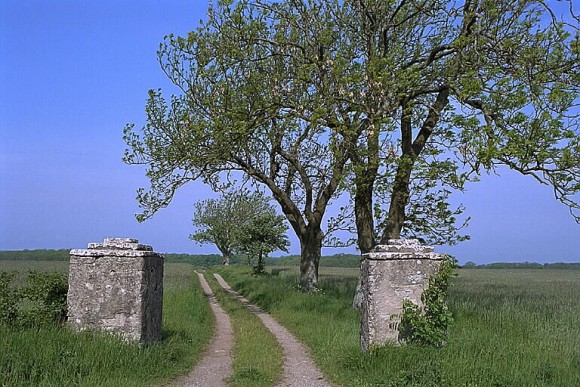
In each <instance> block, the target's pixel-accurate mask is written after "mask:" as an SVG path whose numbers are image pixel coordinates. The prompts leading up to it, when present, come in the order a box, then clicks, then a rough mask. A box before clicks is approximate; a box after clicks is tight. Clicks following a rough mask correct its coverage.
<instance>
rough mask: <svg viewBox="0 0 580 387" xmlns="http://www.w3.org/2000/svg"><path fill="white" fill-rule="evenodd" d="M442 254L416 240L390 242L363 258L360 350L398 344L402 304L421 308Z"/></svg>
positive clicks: (442, 256) (442, 257) (377, 247)
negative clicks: (424, 293)
mask: <svg viewBox="0 0 580 387" xmlns="http://www.w3.org/2000/svg"><path fill="white" fill-rule="evenodd" d="M443 259H444V255H442V254H435V253H434V252H433V248H432V247H430V246H422V245H420V244H419V242H418V241H417V240H416V239H408V240H404V239H394V240H389V244H388V245H379V246H376V247H375V249H374V250H373V251H372V252H370V253H368V254H364V255H363V262H362V266H361V285H362V297H363V300H362V307H361V348H362V350H363V351H367V350H368V349H370V348H371V347H373V346H380V345H385V344H395V345H397V344H398V343H399V330H398V328H399V322H400V314H401V312H402V310H403V301H404V300H410V301H412V302H414V303H415V304H418V305H420V306H421V305H422V304H423V303H422V302H421V294H422V293H423V291H424V290H425V289H426V288H427V287H428V286H429V277H430V276H431V275H432V274H434V273H436V272H437V271H438V270H439V266H440V265H441V262H442V260H443Z"/></svg>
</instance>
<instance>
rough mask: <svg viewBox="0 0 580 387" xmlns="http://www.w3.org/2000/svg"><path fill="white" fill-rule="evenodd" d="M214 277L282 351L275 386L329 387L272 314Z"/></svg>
mask: <svg viewBox="0 0 580 387" xmlns="http://www.w3.org/2000/svg"><path fill="white" fill-rule="evenodd" d="M214 277H215V278H216V279H217V281H218V283H219V284H220V286H221V287H223V288H224V289H225V290H227V291H228V292H230V293H231V294H233V295H234V296H235V297H236V298H237V299H238V300H240V301H241V302H242V303H243V304H244V305H245V306H246V308H248V310H250V311H251V312H253V313H254V314H256V316H258V318H259V319H260V320H261V321H262V323H263V324H264V325H265V326H266V328H268V329H269V330H270V331H271V332H272V334H273V335H274V336H275V337H276V340H277V341H278V343H279V344H280V346H281V347H282V350H283V353H284V375H283V378H282V381H281V382H280V383H278V385H277V386H280V387H330V386H332V385H331V384H330V383H329V382H328V381H326V380H325V379H324V376H323V375H322V372H321V371H320V369H318V367H317V366H316V365H315V364H314V361H313V360H312V358H311V357H310V355H309V354H308V350H307V348H306V347H305V346H304V345H302V343H300V341H298V340H297V339H296V338H295V337H294V336H293V335H292V334H291V333H290V332H289V331H288V330H287V329H286V328H284V327H283V326H282V325H280V324H279V323H278V322H277V321H276V320H274V318H273V317H272V316H270V315H269V314H268V313H266V312H265V311H264V310H262V309H260V308H259V307H257V306H256V305H254V304H252V303H250V302H249V301H248V300H247V299H245V298H244V297H243V296H242V295H240V294H239V293H238V292H236V291H235V290H233V289H232V288H231V286H230V285H228V283H227V282H226V281H224V279H223V278H222V277H221V276H220V275H219V274H217V273H214Z"/></svg>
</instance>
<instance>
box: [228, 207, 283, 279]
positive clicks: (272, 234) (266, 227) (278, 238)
mask: <svg viewBox="0 0 580 387" xmlns="http://www.w3.org/2000/svg"><path fill="white" fill-rule="evenodd" d="M272 210H273V209H272ZM240 231H241V232H240V237H239V242H240V252H242V253H244V254H246V255H247V256H248V260H251V259H252V258H257V264H256V266H254V273H255V274H263V273H264V258H266V257H267V256H268V254H270V253H271V252H273V251H276V250H282V251H284V252H288V247H289V246H290V242H289V241H288V237H287V236H286V231H288V226H287V225H286V224H285V223H284V217H283V216H280V215H276V214H275V213H274V212H273V211H272V212H269V213H262V214H257V215H256V216H254V217H253V218H251V220H250V221H249V222H248V224H247V225H245V226H244V228H243V229H242V230H240Z"/></svg>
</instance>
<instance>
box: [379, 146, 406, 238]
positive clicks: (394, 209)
mask: <svg viewBox="0 0 580 387" xmlns="http://www.w3.org/2000/svg"><path fill="white" fill-rule="evenodd" d="M413 162H414V160H413V159H412V158H411V157H409V156H403V158H402V160H401V162H400V164H399V167H398V169H397V175H396V176H395V181H394V184H393V193H392V195H391V203H390V205H389V214H388V216H387V222H386V225H385V229H384V231H383V235H382V237H381V241H380V242H379V244H381V245H387V244H388V242H389V239H400V238H401V230H402V229H403V223H404V222H405V207H406V206H407V204H408V203H409V185H410V184H411V171H412V170H413Z"/></svg>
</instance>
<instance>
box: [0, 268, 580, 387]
mask: <svg viewBox="0 0 580 387" xmlns="http://www.w3.org/2000/svg"><path fill="white" fill-rule="evenodd" d="M28 269H35V270H46V271H61V272H66V270H67V262H42V261H39V262H29V261H18V262H13V261H3V262H2V263H1V264H0V270H2V271H11V270H18V271H21V272H26V270H28ZM268 271H269V273H270V274H268V275H266V276H261V277H254V276H252V275H251V269H250V268H248V267H243V266H230V267H221V266H214V267H210V268H208V269H207V271H206V272H205V275H206V278H207V279H208V281H210V284H211V285H212V288H213V289H214V292H216V295H217V297H218V299H219V301H220V304H222V307H224V309H225V310H226V311H227V312H228V313H229V314H230V316H231V317H232V323H233V324H234V332H235V335H236V338H235V340H236V341H235V348H234V353H235V356H234V376H233V377H232V379H231V381H230V383H231V385H244V386H252V385H264V386H266V385H274V384H275V382H276V381H277V380H279V377H280V372H281V355H280V349H279V348H278V347H277V345H276V343H275V342H274V340H273V338H272V337H271V335H269V333H268V332H267V331H265V330H264V329H263V328H262V327H260V325H259V322H258V320H257V319H255V318H254V316H252V315H250V314H249V313H248V312H247V311H246V310H245V309H244V308H242V307H241V305H240V304H239V303H236V302H237V301H236V300H234V299H233V298H231V296H230V295H229V294H227V293H225V292H223V291H221V290H219V289H218V287H217V284H216V283H215V282H214V281H213V276H211V273H212V272H219V273H220V274H222V276H224V278H225V279H226V280H227V281H228V282H229V283H230V285H232V286H233V287H234V288H236V289H237V290H238V291H240V293H242V294H244V295H245V297H246V298H248V299H250V300H251V301H252V302H254V303H256V304H258V305H260V306H261V307H262V308H264V309H266V310H268V311H269V312H270V313H271V314H272V315H274V316H275V317H276V318H277V319H278V320H279V321H280V322H281V323H282V324H283V325H285V326H286V327H287V328H288V329H290V330H291V331H292V332H293V333H294V334H295V335H296V336H297V337H298V338H300V340H302V341H303V342H304V343H305V344H306V345H307V346H308V347H309V348H310V349H311V351H312V355H313V357H314V359H315V361H316V363H317V364H318V365H319V367H320V368H321V369H322V370H323V372H324V373H325V375H326V377H327V378H328V379H329V380H330V381H332V382H333V383H335V384H337V385H343V386H578V385H580V329H579V328H580V270H557V269H551V270H545V269H461V270H459V271H458V276H457V277H456V278H454V280H453V286H452V288H451V292H450V295H449V304H450V307H451V309H452V311H453V313H454V317H455V323H454V324H453V326H452V328H451V330H450V332H449V339H448V342H447V344H446V346H445V347H443V348H440V349H434V348H426V347H417V346H407V347H387V348H382V349H376V350H374V351H372V352H370V353H361V352H360V350H359V316H358V313H357V312H356V311H355V310H353V309H352V307H351V303H352V296H353V293H354V288H355V286H356V280H357V277H356V276H357V270H356V269H352V268H332V267H322V268H321V275H320V284H321V288H322V289H321V291H320V292H318V293H316V294H311V295H308V294H302V293H300V292H298V291H297V290H296V288H297V283H298V276H297V270H296V268H294V267H293V268H287V267H276V268H269V269H268ZM165 272H166V276H165V281H164V286H165V292H164V317H163V341H162V342H161V343H159V344H156V345H151V346H147V347H140V346H137V345H131V344H126V343H124V342H122V341H120V340H118V339H116V338H114V337H109V336H105V335H99V334H95V333H82V334H78V333H74V332H71V331H69V330H68V329H65V328H43V329H13V328H7V327H2V326H0V386H4V385H7V386H21V385H22V386H26V385H29V386H37V385H82V386H93V385H94V386H119V385H123V386H137V385H140V386H142V385H157V384H162V383H164V382H167V381H169V380H171V379H172V378H173V377H175V376H177V375H180V374H183V373H185V372H187V370H188V369H189V368H190V367H191V366H192V365H193V364H195V363H196V361H197V360H198V359H199V358H200V356H201V354H202V353H203V351H204V349H205V348H206V346H207V344H208V342H209V340H210V337H211V334H212V327H213V319H212V315H211V311H210V309H209V306H208V303H207V300H206V298H205V297H204V296H203V293H202V292H201V289H200V287H199V283H198V281H197V278H196V276H195V274H194V272H193V268H192V266H191V265H187V264H173V263H166V266H165Z"/></svg>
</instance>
